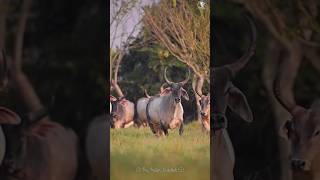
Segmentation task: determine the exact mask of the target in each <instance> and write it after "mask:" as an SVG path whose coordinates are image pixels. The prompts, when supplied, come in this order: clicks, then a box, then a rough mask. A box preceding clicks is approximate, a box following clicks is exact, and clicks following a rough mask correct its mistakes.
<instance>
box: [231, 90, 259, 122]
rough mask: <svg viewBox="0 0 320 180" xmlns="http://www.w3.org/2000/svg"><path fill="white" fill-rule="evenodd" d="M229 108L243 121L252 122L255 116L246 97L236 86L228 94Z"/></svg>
mask: <svg viewBox="0 0 320 180" xmlns="http://www.w3.org/2000/svg"><path fill="white" fill-rule="evenodd" d="M227 101H228V106H229V107H230V109H231V110H232V111H233V112H235V113H237V114H238V115H239V116H240V117H241V118H242V119H243V120H245V121H247V122H252V120H253V115H252V111H251V108H250V106H249V104H248V101H247V98H246V97H245V95H244V94H243V93H242V92H241V91H240V90H239V89H238V88H237V87H235V86H232V87H230V89H229V91H228V94H227Z"/></svg>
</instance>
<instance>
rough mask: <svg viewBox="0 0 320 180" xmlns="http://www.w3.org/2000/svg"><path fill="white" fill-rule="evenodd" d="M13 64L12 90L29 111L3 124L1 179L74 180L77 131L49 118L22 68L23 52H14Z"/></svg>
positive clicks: (11, 74) (11, 68)
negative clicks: (9, 123) (3, 147)
mask: <svg viewBox="0 0 320 180" xmlns="http://www.w3.org/2000/svg"><path fill="white" fill-rule="evenodd" d="M20 48H22V47H20ZM20 50H21V49H18V50H17V51H18V52H20ZM21 51H22V50H21ZM15 54H19V53H17V52H15ZM20 55H21V54H20ZM10 65H11V66H10V69H9V73H10V84H11V87H12V88H13V89H12V90H13V92H14V93H15V95H16V97H17V100H19V101H20V102H19V104H21V105H24V107H25V108H26V111H27V113H26V115H25V116H22V121H21V124H19V125H14V126H12V125H5V126H4V127H3V130H4V134H5V138H6V141H7V144H6V146H5V150H6V152H5V157H4V160H3V163H2V164H1V172H0V179H6V180H11V179H12V180H13V179H23V180H57V179H59V180H73V179H74V178H75V176H76V172H77V167H78V159H77V156H78V155H77V152H78V150H77V147H78V138H77V136H76V134H75V133H74V131H73V130H71V129H68V128H65V127H63V126H62V125H61V124H59V123H56V122H54V121H52V120H51V119H50V118H49V116H48V113H47V110H46V108H45V107H44V106H43V104H42V102H41V100H40V98H39V97H38V95H37V93H36V92H35V90H34V88H33V86H32V84H31V83H30V80H29V79H28V77H27V76H26V74H25V73H24V72H23V70H22V56H17V55H15V56H14V58H12V63H10ZM10 114H11V116H12V113H10ZM15 118H16V117H15ZM16 122H18V121H16Z"/></svg>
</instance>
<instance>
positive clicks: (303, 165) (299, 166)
mask: <svg viewBox="0 0 320 180" xmlns="http://www.w3.org/2000/svg"><path fill="white" fill-rule="evenodd" d="M307 164H308V163H307V162H306V161H305V160H302V159H295V158H293V159H291V168H292V169H293V170H295V171H307V170H308V169H309V168H308V165H307Z"/></svg>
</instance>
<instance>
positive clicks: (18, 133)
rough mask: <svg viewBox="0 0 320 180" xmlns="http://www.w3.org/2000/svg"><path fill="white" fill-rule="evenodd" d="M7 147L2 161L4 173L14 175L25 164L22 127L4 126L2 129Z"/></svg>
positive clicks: (24, 143) (25, 141) (25, 144)
mask: <svg viewBox="0 0 320 180" xmlns="http://www.w3.org/2000/svg"><path fill="white" fill-rule="evenodd" d="M4 131H5V134H6V139H7V147H6V156H5V159H4V161H3V167H4V169H5V172H7V173H9V174H14V173H16V172H17V171H19V170H21V169H22V168H23V166H24V163H25V156H26V146H27V139H26V136H25V128H24V125H19V126H6V127H5V128H4Z"/></svg>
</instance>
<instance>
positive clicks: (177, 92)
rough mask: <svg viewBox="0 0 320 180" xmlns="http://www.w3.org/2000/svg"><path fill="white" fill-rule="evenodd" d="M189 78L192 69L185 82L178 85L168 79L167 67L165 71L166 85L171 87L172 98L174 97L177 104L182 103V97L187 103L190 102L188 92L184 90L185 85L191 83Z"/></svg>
mask: <svg viewBox="0 0 320 180" xmlns="http://www.w3.org/2000/svg"><path fill="white" fill-rule="evenodd" d="M189 77H190V69H188V75H187V77H186V78H185V79H184V80H183V81H181V82H178V83H176V82H172V81H170V80H169V79H168V77H167V67H166V68H165V69H164V79H165V81H166V83H167V84H168V85H169V88H170V91H171V96H172V97H173V99H174V102H175V103H177V104H178V103H180V102H181V96H182V97H183V98H184V99H185V100H187V101H188V100H189V95H188V93H187V91H186V90H185V89H183V86H184V85H185V84H187V82H188V81H189ZM166 89H167V88H166Z"/></svg>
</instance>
